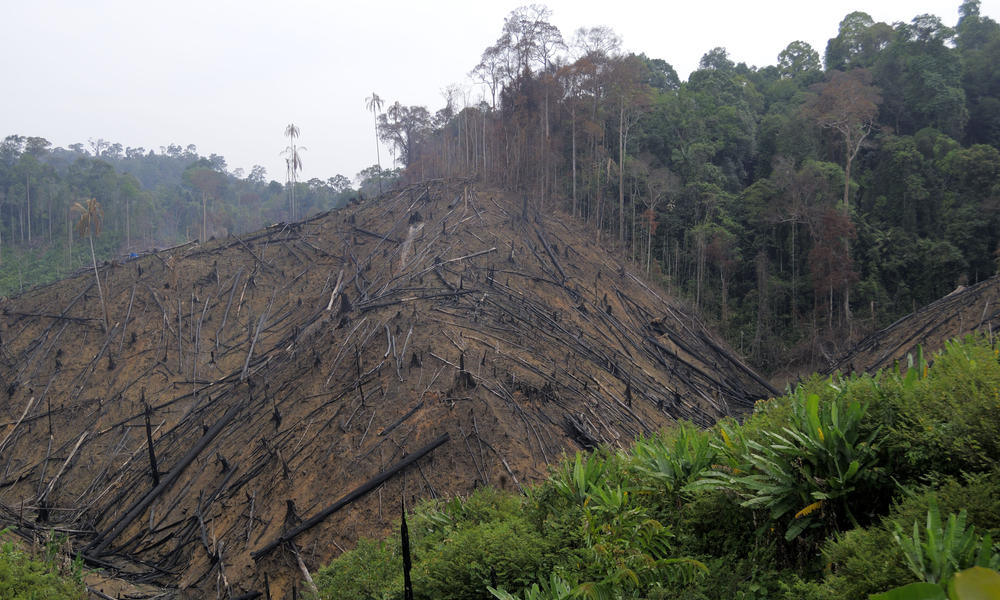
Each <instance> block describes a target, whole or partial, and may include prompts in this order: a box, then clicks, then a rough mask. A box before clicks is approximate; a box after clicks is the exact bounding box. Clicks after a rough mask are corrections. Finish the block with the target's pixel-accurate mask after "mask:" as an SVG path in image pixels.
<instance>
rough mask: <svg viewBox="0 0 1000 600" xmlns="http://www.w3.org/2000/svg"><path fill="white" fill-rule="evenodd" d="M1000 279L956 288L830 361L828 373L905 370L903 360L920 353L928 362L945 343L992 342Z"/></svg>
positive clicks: (998, 327) (998, 323) (998, 321)
mask: <svg viewBox="0 0 1000 600" xmlns="http://www.w3.org/2000/svg"><path fill="white" fill-rule="evenodd" d="M998 301H1000V276H993V277H991V278H989V279H987V280H985V281H980V282H979V283H977V284H975V285H971V286H960V287H959V288H957V289H955V290H954V291H953V292H951V293H950V294H948V295H947V296H945V297H943V298H939V299H937V300H935V301H934V302H932V303H930V304H928V305H927V306H924V307H922V308H920V309H918V310H916V311H914V312H912V313H910V314H909V315H906V316H905V317H902V318H900V319H898V320H897V321H896V322H895V323H893V324H891V325H889V326H888V327H886V328H884V329H881V330H879V331H876V332H875V333H872V334H871V335H869V336H867V337H866V338H864V339H862V340H861V341H860V342H858V343H857V344H856V345H855V346H854V347H853V348H851V349H850V350H849V351H848V352H847V353H845V354H844V355H843V356H841V357H839V358H838V359H837V360H835V361H833V362H832V364H831V365H830V367H829V368H828V369H827V371H828V372H830V373H832V372H835V371H840V372H842V373H852V372H857V373H875V372H876V371H879V370H881V369H892V368H895V367H896V365H897V364H899V365H901V368H902V369H903V370H905V369H906V367H907V356H908V355H909V356H911V357H916V356H917V352H918V350H919V349H920V348H922V349H923V352H924V356H925V357H926V358H927V359H928V360H930V359H931V355H932V354H933V353H934V352H936V351H938V350H941V349H942V348H944V345H945V343H946V342H947V341H948V340H951V339H955V338H961V337H964V336H966V335H970V334H983V335H986V336H988V337H989V338H990V339H993V336H994V335H996V333H997V332H1000V303H998Z"/></svg>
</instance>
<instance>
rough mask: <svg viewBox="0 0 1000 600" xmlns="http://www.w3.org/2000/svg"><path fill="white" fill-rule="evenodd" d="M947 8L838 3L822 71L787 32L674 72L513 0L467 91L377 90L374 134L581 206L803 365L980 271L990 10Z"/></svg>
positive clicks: (999, 238) (992, 207)
mask: <svg viewBox="0 0 1000 600" xmlns="http://www.w3.org/2000/svg"><path fill="white" fill-rule="evenodd" d="M959 15H960V18H959V20H958V22H957V25H956V26H955V27H949V26H947V25H945V24H944V23H943V22H942V20H941V19H940V18H938V17H936V16H933V15H920V16H917V17H915V18H913V19H912V20H911V21H910V22H908V23H904V22H899V23H893V24H887V23H881V22H875V21H874V20H873V19H872V18H871V17H870V16H869V15H867V14H866V13H863V12H854V13H851V14H849V15H847V16H846V17H845V18H844V19H843V21H841V23H840V25H839V27H838V28H837V30H836V36H835V37H833V38H832V39H830V40H829V42H828V44H827V47H826V48H825V57H824V58H825V69H824V66H823V62H821V60H820V55H819V52H818V51H817V50H816V49H813V48H811V47H810V46H809V45H808V44H806V43H804V42H801V41H793V42H791V43H790V44H788V46H787V47H786V48H785V50H783V51H782V52H781V53H780V55H779V56H778V57H777V63H776V64H774V65H770V66H765V67H751V66H747V65H746V64H744V63H736V62H734V60H733V59H731V58H730V56H729V55H728V53H727V52H726V50H725V49H724V48H714V49H712V50H710V51H708V52H707V53H706V54H705V55H704V56H703V58H702V59H701V63H700V66H699V68H698V70H696V71H695V72H693V73H692V74H691V75H690V77H689V78H688V80H687V81H684V82H682V81H680V80H679V78H678V76H677V74H676V72H675V71H674V69H673V68H672V67H671V65H670V64H668V63H667V62H666V61H664V60H662V59H659V58H649V57H647V56H645V55H642V54H639V55H636V54H626V53H624V52H622V51H620V49H619V46H620V43H619V39H618V37H617V36H616V35H615V34H614V32H613V31H612V30H611V29H608V28H605V27H597V28H592V29H581V30H579V31H577V32H576V33H575V35H573V36H572V37H571V38H568V37H564V36H563V34H562V33H561V32H560V31H559V30H558V29H557V28H556V27H555V26H553V25H551V24H550V23H549V22H548V18H549V16H550V14H549V11H548V10H547V9H545V8H544V7H539V6H531V7H523V8H520V9H517V10H515V11H514V12H512V13H511V14H510V16H509V17H508V18H507V19H506V20H505V22H504V24H503V28H502V31H501V35H500V37H499V38H498V40H497V42H496V43H495V44H494V45H492V46H490V47H488V48H486V50H485V51H484V52H483V54H482V59H481V61H480V62H479V63H478V64H476V65H475V67H474V69H473V70H472V73H471V77H472V78H473V79H474V80H475V81H477V82H479V83H481V84H482V85H483V86H485V88H486V89H487V90H488V92H487V94H486V97H487V98H488V100H487V101H484V102H481V103H479V104H478V105H469V104H467V103H465V101H464V98H465V97H464V96H462V95H461V94H460V93H459V91H458V90H454V92H455V93H454V94H453V95H452V96H451V97H450V99H449V102H448V103H447V105H446V106H445V108H443V109H441V110H440V111H438V112H437V113H435V114H431V112H430V111H428V110H427V109H426V108H424V107H420V106H405V105H403V104H400V103H399V102H396V103H394V104H391V105H389V106H387V107H386V108H385V110H383V111H380V112H379V115H378V118H379V123H380V126H379V134H380V136H381V137H382V138H383V139H384V140H385V141H386V142H387V143H389V144H390V145H391V146H392V148H393V149H394V151H395V153H396V155H397V156H398V158H399V159H400V160H401V161H402V163H403V164H405V165H406V167H407V174H408V176H409V177H412V178H422V177H428V176H432V175H433V176H439V175H448V174H466V173H474V174H476V175H478V176H479V177H480V178H481V179H482V180H484V181H487V182H490V183H493V184H498V185H501V186H504V187H507V188H514V189H519V190H523V191H524V193H525V195H526V196H527V197H528V198H529V199H530V200H532V201H535V200H534V199H541V200H540V202H541V203H542V205H543V207H551V206H554V205H556V204H558V205H559V206H561V207H563V208H565V210H567V211H568V212H570V213H572V214H573V215H575V216H577V217H579V218H581V219H584V220H586V221H587V222H589V223H592V224H593V225H594V227H595V232H597V233H595V235H596V236H597V238H598V239H599V240H601V241H603V242H605V243H607V244H616V245H618V247H619V248H620V249H621V251H622V252H624V253H625V254H627V256H628V257H629V258H630V259H631V260H633V261H634V262H635V264H636V265H637V266H639V267H641V268H642V269H644V270H646V271H648V272H650V273H651V274H653V275H654V276H656V277H660V278H662V281H663V283H664V285H665V286H666V287H668V288H669V289H670V290H672V291H675V292H677V293H680V294H682V295H684V296H686V297H687V298H689V299H690V301H691V302H692V303H693V304H694V305H696V306H697V307H699V308H700V309H702V311H704V313H705V314H706V315H707V316H709V318H711V319H713V320H715V321H716V323H717V324H718V325H719V326H720V328H721V329H722V330H723V331H724V332H725V333H726V335H727V336H728V338H729V339H730V341H731V342H732V343H733V344H734V346H736V347H737V348H738V349H740V350H742V351H744V352H745V353H747V354H748V355H750V356H751V357H752V359H753V361H754V363H755V364H757V365H758V366H759V367H761V368H764V369H765V370H769V371H773V370H777V369H779V368H780V367H782V360H783V359H784V358H785V357H788V356H789V355H790V354H791V355H793V356H798V357H799V358H800V359H804V360H806V362H811V363H812V364H819V363H821V362H822V361H823V360H824V359H830V358H831V357H833V356H835V355H836V354H838V353H839V352H841V351H843V350H844V349H845V346H846V345H847V344H848V343H849V342H850V341H851V340H852V339H856V338H857V336H858V335H860V334H861V333H864V332H867V331H870V330H872V329H873V328H875V327H879V326H884V325H886V324H888V323H890V322H892V321H893V320H895V319H896V318H898V317H899V316H901V315H903V314H907V313H909V312H911V311H913V310H914V309H915V308H917V307H919V306H921V305H923V304H926V303H928V302H930V301H932V300H934V299H936V298H938V297H940V296H942V295H944V294H947V293H948V292H950V291H952V290H953V289H955V287H956V286H958V285H962V284H967V283H973V282H977V281H980V280H982V279H984V278H986V277H989V276H991V275H993V274H994V273H995V272H996V270H997V269H996V259H997V256H996V253H997V249H998V242H1000V228H998V225H1000V220H998V216H1000V213H998V207H1000V204H998V194H1000V151H998V147H1000V73H998V72H997V69H1000V66H998V65H1000V25H998V24H997V23H996V22H995V21H993V20H992V19H990V18H987V17H984V16H981V15H980V14H979V2H978V0H968V1H966V2H964V3H962V4H961V6H960V7H959ZM791 35H794V34H791Z"/></svg>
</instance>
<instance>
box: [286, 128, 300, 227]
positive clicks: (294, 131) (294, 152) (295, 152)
mask: <svg viewBox="0 0 1000 600" xmlns="http://www.w3.org/2000/svg"><path fill="white" fill-rule="evenodd" d="M285 135H286V136H288V147H287V148H285V151H284V152H283V154H284V155H285V164H286V166H287V167H288V171H287V179H288V187H289V205H290V209H291V218H290V220H292V221H294V220H295V181H296V178H297V175H298V173H299V171H300V170H302V157H301V156H299V150H305V148H299V147H297V146H296V145H295V138H297V137H299V128H298V126H297V125H295V123H289V124H288V127H285Z"/></svg>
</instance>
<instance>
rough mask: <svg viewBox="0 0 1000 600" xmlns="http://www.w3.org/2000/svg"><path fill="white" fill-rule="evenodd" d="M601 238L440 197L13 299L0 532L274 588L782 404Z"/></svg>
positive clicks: (235, 588)
mask: <svg viewBox="0 0 1000 600" xmlns="http://www.w3.org/2000/svg"><path fill="white" fill-rule="evenodd" d="M595 236H596V233H595V232H594V231H591V230H585V229H583V228H581V227H579V226H578V225H577V224H576V223H575V222H574V221H573V220H572V219H570V218H569V217H567V216H566V215H564V214H561V213H559V212H557V211H554V210H553V209H550V208H548V207H545V208H544V210H542V209H540V207H539V206H538V201H537V200H536V199H535V198H532V197H528V196H522V195H515V194H511V193H500V192H495V191H490V190H482V189H478V188H477V187H476V186H475V185H474V184H473V183H472V182H471V181H468V180H448V181H434V182H429V183H420V184H415V185H411V186H410V187H407V188H404V189H402V190H398V191H396V192H393V193H392V194H391V195H387V196H385V197H383V198H381V199H379V200H375V201H369V202H365V203H362V204H360V205H353V206H348V207H347V208H345V209H343V210H340V211H337V212H332V213H326V214H323V215H320V216H318V217H315V218H313V219H310V220H308V221H304V222H299V223H292V224H288V223H279V224H276V225H273V226H271V227H268V228H266V229H264V230H261V231H259V232H256V233H254V234H250V235H247V236H244V237H237V236H228V237H225V238H223V239H217V240H212V241H209V242H206V243H203V244H198V243H192V244H187V245H184V246H178V247H176V248H172V249H169V250H164V251H160V252H156V253H152V254H147V255H144V256H141V257H139V258H136V259H133V260H130V261H127V262H124V263H114V264H107V263H105V264H104V265H100V266H99V267H98V269H97V271H98V274H99V276H100V285H99V286H98V281H97V279H96V278H95V273H94V271H93V270H90V271H85V272H81V273H79V274H78V275H77V276H75V277H73V278H70V279H67V280H64V281H60V282H58V283H55V284H51V285H48V286H45V287H41V288H37V289H35V290H32V291H30V292H28V293H25V294H23V295H21V296H17V297H14V298H10V299H7V300H5V301H4V302H3V303H2V305H0V337H2V343H3V345H2V350H3V352H2V356H0V359H2V364H0V378H2V383H3V387H2V389H0V393H2V396H0V398H2V401H0V410H2V416H0V419H3V424H4V427H3V429H2V430H0V458H2V460H3V472H2V476H0V520H2V521H3V525H4V526H8V525H9V526H12V527H14V528H15V529H16V530H18V531H20V532H22V533H24V534H26V535H28V534H30V533H31V532H32V531H33V530H47V529H50V528H57V529H58V530H60V531H65V532H67V533H69V534H70V536H71V542H72V545H73V548H74V550H75V551H81V552H82V553H83V554H84V556H85V557H86V558H87V560H88V561H89V563H90V564H91V565H95V566H104V567H109V568H113V569H116V570H117V571H118V572H120V573H121V575H122V577H124V578H126V579H130V580H132V581H139V582H150V583H155V584H157V585H159V586H163V587H168V588H176V590H177V595H180V596H192V597H201V596H203V595H204V594H206V593H208V592H207V591H206V590H209V589H212V592H211V593H212V594H216V593H220V592H218V591H217V590H221V593H222V594H223V595H225V594H230V595H231V596H233V597H236V596H239V595H241V594H251V596H248V597H253V596H252V594H253V593H255V592H261V593H263V591H264V590H265V589H267V590H270V592H271V593H274V594H275V597H282V596H281V594H282V593H285V592H286V591H287V589H288V588H289V587H290V586H286V585H285V583H287V582H289V581H293V579H291V578H296V579H297V578H301V576H302V575H301V573H300V571H301V570H302V569H303V568H305V569H310V570H311V569H313V568H315V567H316V566H317V565H319V564H320V563H325V562H327V561H329V560H330V558H331V557H332V556H333V555H335V554H336V553H337V552H338V551H339V550H338V549H340V548H344V547H348V546H349V545H350V544H352V543H353V541H354V540H355V539H357V537H358V536H360V535H363V534H369V535H370V534H373V533H376V532H378V531H380V530H384V528H385V527H387V526H388V524H389V523H390V522H391V521H392V519H393V518H395V517H397V516H398V512H399V506H400V501H401V500H405V501H406V502H407V503H408V504H409V503H411V502H412V501H414V500H415V499H416V498H419V497H428V496H451V495H455V494H466V493H468V492H470V491H471V490H473V489H475V488H476V487H478V486H480V485H484V484H489V485H493V486H496V487H501V488H508V489H517V488H518V487H519V486H521V485H522V484H524V483H525V482H526V481H529V480H536V479H538V478H540V477H542V476H544V475H545V474H546V472H547V465H548V464H549V463H550V461H553V460H554V459H556V458H558V457H559V456H560V455H561V454H562V453H564V452H573V451H575V450H578V449H581V448H589V447H594V446H597V445H600V444H607V445H610V446H622V445H626V444H628V443H630V442H631V441H632V440H633V439H634V438H635V437H636V436H638V435H640V434H643V433H647V432H651V431H655V430H658V429H660V428H662V427H664V426H666V425H668V424H669V423H671V422H672V421H674V420H676V419H687V420H691V421H693V422H695V423H698V424H708V423H711V422H713V421H715V420H716V419H718V418H719V417H722V416H725V415H739V414H742V413H745V412H746V411H748V410H749V409H750V408H751V407H752V405H753V403H754V401H755V400H756V399H758V398H761V397H764V396H767V395H769V394H771V393H773V389H771V388H770V386H769V385H768V384H767V382H765V381H764V380H763V379H761V378H760V377H759V376H757V375H755V374H754V373H753V372H752V371H751V370H750V369H749V368H747V367H746V366H745V365H744V364H743V363H742V362H741V361H740V359H739V358H737V357H736V356H735V355H734V354H733V353H732V352H731V351H730V350H728V349H727V348H726V346H725V344H724V343H723V342H721V341H720V340H719V338H717V337H716V336H715V335H713V334H712V333H711V332H710V331H708V330H707V329H706V328H705V326H704V325H703V324H702V323H701V321H700V320H699V319H698V318H697V317H696V316H695V315H694V314H693V313H692V312H690V311H689V310H687V309H686V308H684V306H682V305H681V304H679V303H677V302H675V301H673V300H671V299H670V298H668V297H666V296H665V294H664V293H663V292H662V291H660V290H657V289H655V288H654V287H652V286H651V285H650V284H649V283H647V282H646V281H644V280H643V279H642V278H641V277H639V276H638V275H636V274H635V273H634V272H633V271H632V270H631V269H630V268H629V267H626V266H625V265H624V264H623V263H622V262H621V261H620V260H619V259H618V258H616V257H615V255H614V254H612V253H610V252H608V251H607V250H605V249H604V247H603V245H602V244H601V243H600V242H599V241H598V240H596V239H595ZM102 306H103V307H102ZM366 483H367V484H368V485H365V484H366ZM369 492H370V493H369ZM279 592H280V593H279Z"/></svg>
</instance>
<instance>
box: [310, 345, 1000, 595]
mask: <svg viewBox="0 0 1000 600" xmlns="http://www.w3.org/2000/svg"><path fill="white" fill-rule="evenodd" d="M997 356H998V353H997V350H996V349H995V348H993V347H991V346H990V345H989V344H987V343H986V342H984V341H982V340H972V339H970V340H966V341H964V342H954V343H951V344H949V345H948V347H947V348H946V349H945V351H944V352H942V353H941V354H939V355H937V356H935V357H934V362H933V365H932V366H929V365H928V364H926V363H925V362H924V360H923V357H922V356H921V355H918V357H917V359H916V360H915V361H913V364H912V365H911V367H910V368H909V369H908V370H907V371H906V372H900V371H898V370H895V371H892V372H885V373H881V374H879V375H878V376H875V377H870V376H860V377H859V376H851V377H835V378H826V379H824V378H819V377H815V378H813V379H812V380H810V381H808V382H806V383H805V384H803V385H801V386H800V387H799V388H798V389H796V390H794V391H793V392H791V393H789V394H788V395H787V396H784V397H782V398H775V399H772V400H769V401H766V402H761V403H759V404H758V407H757V410H756V411H755V413H754V414H753V415H752V416H751V417H749V418H748V419H747V420H746V421H745V422H743V423H738V422H735V421H727V422H723V423H720V424H718V425H717V426H716V427H715V428H713V429H712V430H708V431H702V430H698V429H697V428H695V427H693V426H691V425H689V424H680V425H679V426H678V427H676V428H674V429H673V430H670V431H667V432H664V433H662V434H660V435H659V436H655V437H652V438H648V439H640V440H638V441H637V442H636V444H635V446H634V447H633V449H632V451H631V452H614V451H611V450H608V449H602V450H598V451H597V452H594V453H592V454H582V453H578V454H576V455H575V456H573V457H570V458H567V459H566V460H565V461H564V462H563V463H561V464H560V465H558V466H556V467H554V468H553V470H552V473H551V475H550V477H549V479H548V480H547V481H545V482H543V483H541V484H539V485H537V486H535V487H533V488H531V489H530V490H529V491H528V493H527V494H526V495H524V496H520V495H513V494H509V493H504V492H498V491H494V490H490V489H482V490H479V491H477V492H476V493H475V494H473V495H472V496H471V497H469V498H468V499H465V500H461V499H453V500H450V501H447V502H444V501H435V502H428V503H425V504H422V505H421V506H419V507H418V508H417V509H416V511H415V512H414V514H413V517H412V519H408V520H409V521H410V522H411V528H410V530H411V532H412V533H411V536H412V540H413V541H412V548H413V557H414V567H413V581H414V590H415V594H416V597H418V598H453V599H472V598H483V599H489V598H500V599H501V600H510V599H513V598H523V599H524V600H550V599H564V598H658V599H681V598H684V599H708V598H744V599H755V598H787V599H789V600H791V599H793V598H795V599H799V598H804V599H810V600H820V599H834V598H866V597H868V596H869V595H872V594H878V593H882V592H887V591H889V590H893V592H892V593H893V594H895V593H897V592H898V593H904V592H902V591H899V589H902V588H903V586H908V585H909V584H912V583H917V582H918V581H921V582H924V583H928V582H930V583H931V584H933V585H934V586H935V587H936V588H937V590H938V591H939V592H940V594H944V593H945V590H946V588H947V587H948V586H949V584H950V583H952V582H956V581H957V582H958V584H959V587H961V586H962V585H965V583H963V582H966V581H967V582H971V583H969V585H970V586H971V585H973V584H974V580H975V581H979V579H977V577H985V576H984V575H982V573H981V572H979V571H975V572H969V571H963V569H966V568H967V567H971V566H973V565H980V566H981V567H990V568H992V569H996V568H997V566H998V562H1000V546H997V545H995V544H994V543H993V541H992V540H994V539H997V538H998V537H1000V468H998V467H996V466H995V465H997V464H998V463H997V461H998V459H1000V445H998V442H997V435H996V432H997V431H1000V363H998V360H997ZM399 544H400V541H399V537H398V536H394V537H392V538H390V539H387V540H384V541H380V542H374V541H367V540H365V541H362V542H360V543H359V544H358V547H357V548H356V549H355V550H353V551H351V552H347V553H345V554H344V555H342V556H341V557H340V558H338V559H336V560H335V561H334V562H333V563H331V565H330V566H329V567H327V568H325V569H323V570H322V571H321V572H320V573H319V576H318V577H317V583H318V585H319V587H320V591H321V595H322V597H323V598H331V599H333V598H371V599H395V598H401V597H402V589H403V586H402V560H401V557H400V545H399ZM956 573H961V574H962V577H958V576H957V575H955V574H956ZM967 573H968V574H967ZM986 579H989V578H986ZM984 581H985V580H984ZM990 581H992V580H990ZM987 584H988V582H987ZM987 584H984V585H987ZM952 587H954V586H952ZM925 588H926V586H924V587H922V588H920V589H925ZM916 589H917V588H915V587H909V588H906V590H916ZM927 589H929V588H927ZM936 593H937V592H936ZM891 597H893V598H895V597H897V596H891ZM899 597H908V596H899ZM941 597H944V596H941Z"/></svg>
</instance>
